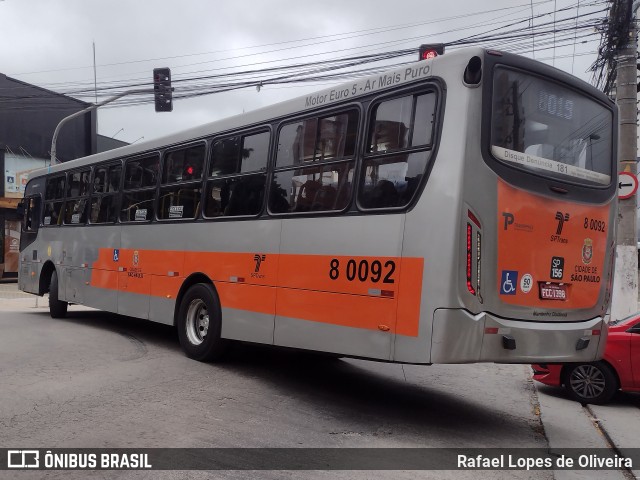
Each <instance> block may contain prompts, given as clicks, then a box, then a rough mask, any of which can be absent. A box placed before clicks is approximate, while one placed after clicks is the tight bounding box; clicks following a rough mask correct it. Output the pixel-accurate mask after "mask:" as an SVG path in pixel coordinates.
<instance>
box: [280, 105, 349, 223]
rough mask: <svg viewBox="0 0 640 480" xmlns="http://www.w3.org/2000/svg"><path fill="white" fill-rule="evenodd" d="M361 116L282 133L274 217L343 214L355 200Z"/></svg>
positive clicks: (311, 122)
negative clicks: (354, 185) (300, 214)
mask: <svg viewBox="0 0 640 480" xmlns="http://www.w3.org/2000/svg"><path fill="white" fill-rule="evenodd" d="M358 122H359V112H358V111H357V110H348V111H346V112H341V113H337V114H331V115H325V116H321V117H313V118H308V119H305V120H298V121H295V122H291V123H288V124H285V125H283V126H282V127H281V128H280V131H279V134H278V154H277V158H276V172H275V173H274V176H273V182H272V185H271V190H270V191H271V193H270V198H269V211H270V212H271V213H276V214H277V213H294V212H329V211H340V210H344V209H345V208H346V207H347V206H348V204H349V200H350V198H351V191H352V181H353V172H354V169H355V158H354V157H355V151H356V138H357V134H358Z"/></svg>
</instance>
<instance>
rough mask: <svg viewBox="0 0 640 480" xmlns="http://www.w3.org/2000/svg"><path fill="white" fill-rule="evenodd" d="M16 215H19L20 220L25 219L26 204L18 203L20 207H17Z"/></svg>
mask: <svg viewBox="0 0 640 480" xmlns="http://www.w3.org/2000/svg"><path fill="white" fill-rule="evenodd" d="M16 213H17V215H18V218H20V219H22V218H24V202H20V203H18V205H17V206H16Z"/></svg>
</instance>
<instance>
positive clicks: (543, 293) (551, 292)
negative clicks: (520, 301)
mask: <svg viewBox="0 0 640 480" xmlns="http://www.w3.org/2000/svg"><path fill="white" fill-rule="evenodd" d="M540 298H541V299H542V300H566V299H567V286H566V285H559V284H557V283H541V284H540Z"/></svg>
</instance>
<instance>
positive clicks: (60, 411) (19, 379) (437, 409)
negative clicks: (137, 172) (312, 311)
mask: <svg viewBox="0 0 640 480" xmlns="http://www.w3.org/2000/svg"><path fill="white" fill-rule="evenodd" d="M2 297H4V298H2ZM38 305H39V306H38V307H36V306H35V297H24V296H23V295H22V294H21V293H19V292H11V290H10V288H9V287H6V285H2V286H0V427H1V428H0V446H4V447H5V448H20V447H22V448H28V447H33V448H64V447H71V448H81V447H96V448H118V447H119V448H151V447H189V448H194V447H201V448H208V447H333V448H335V447H452V448H466V447H505V448H506V447H537V448H552V449H553V448H562V447H585V448H586V447H604V448H618V449H621V450H622V451H624V448H626V447H633V446H637V444H638V441H637V435H636V433H637V432H638V431H640V410H639V408H640V396H637V395H623V394H620V395H618V397H617V398H616V400H615V401H614V403H613V404H612V405H610V406H606V407H582V406H581V405H579V404H577V403H575V402H571V401H569V400H568V399H567V398H566V397H565V396H564V393H563V392H562V391H558V390H556V389H552V388H547V387H542V386H534V383H533V381H532V380H531V378H530V373H529V372H530V369H529V367H528V366H523V365H495V364H477V365H438V366H430V367H427V366H415V365H404V366H403V365H397V364H385V363H376V362H367V361H362V360H353V359H333V358H327V357H322V356H316V355H311V354H307V353H302V352H295V351H288V350H280V349H273V348H269V347H263V346H254V345H236V346H235V347H234V349H233V350H232V352H231V354H230V356H229V358H228V359H227V360H226V361H225V362H224V363H220V364H204V363H198V362H195V361H192V360H190V359H188V358H186V357H185V356H184V355H183V354H182V352H181V350H180V347H179V345H178V341H177V338H176V335H175V332H174V330H173V329H172V328H169V327H166V326H162V325H157V324H151V323H148V322H143V321H139V320H135V319H131V318H127V317H123V316H118V315H114V314H109V313H105V312H99V311H95V310H90V309H85V308H82V307H78V306H73V307H71V308H70V313H69V316H68V318H66V319H62V320H53V319H51V318H50V317H49V315H48V310H47V309H46V308H45V307H44V305H45V301H43V299H39V302H38ZM4 473H12V475H11V476H7V477H6V478H42V474H43V473H46V478H61V479H62V478H85V477H86V476H87V474H86V472H84V473H82V472H19V473H20V475H16V473H18V472H4ZM634 473H635V475H636V477H637V476H638V475H639V473H640V472H637V471H636V472H634ZM634 473H632V472H628V471H623V470H621V471H609V472H587V471H581V472H570V471H555V472H554V471H541V470H539V471H531V472H526V471H509V472H496V471H491V472H487V471H484V472H478V471H465V472H461V471H453V472H447V471H437V472H416V471H405V472H366V471H365V472H319V471H315V472H269V471H262V472H242V471H236V472H233V471H232V472H217V473H216V475H215V477H216V478H310V477H313V478H336V477H337V478H354V479H359V478H371V477H372V475H373V476H375V477H376V478H407V479H412V478H541V479H551V478H558V479H564V478H612V479H631V478H633V475H634ZM0 476H2V472H0ZM96 476H97V477H98V478H150V479H151V478H185V477H187V478H210V475H208V474H207V472H188V473H185V472H157V471H156V472H99V473H98V472H96Z"/></svg>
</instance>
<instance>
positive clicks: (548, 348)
mask: <svg viewBox="0 0 640 480" xmlns="http://www.w3.org/2000/svg"><path fill="white" fill-rule="evenodd" d="M606 332H607V329H606V324H605V322H604V320H603V318H602V317H595V318H592V319H590V320H585V321H582V322H536V321H524V320H513V319H504V318H498V317H496V316H493V315H491V314H490V313H486V312H483V313H479V314H477V315H473V314H471V313H469V312H467V311H466V310H462V309H439V310H436V311H435V313H434V318H433V336H432V343H431V362H432V363H473V362H495V363H551V362H560V363H562V362H578V361H586V362H590V361H594V360H597V359H599V358H601V357H602V354H603V351H604V344H605V340H606Z"/></svg>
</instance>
